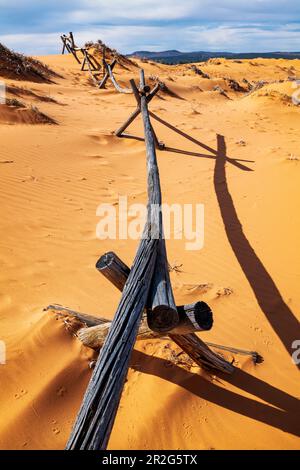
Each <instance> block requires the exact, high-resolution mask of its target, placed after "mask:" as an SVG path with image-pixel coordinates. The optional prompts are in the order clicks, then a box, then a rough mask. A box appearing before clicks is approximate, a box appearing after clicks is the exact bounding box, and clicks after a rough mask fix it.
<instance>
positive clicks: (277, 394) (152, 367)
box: [131, 350, 300, 436]
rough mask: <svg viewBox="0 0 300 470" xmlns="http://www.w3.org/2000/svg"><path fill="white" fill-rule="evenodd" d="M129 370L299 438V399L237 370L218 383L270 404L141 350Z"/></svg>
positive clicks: (137, 352)
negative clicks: (244, 395)
mask: <svg viewBox="0 0 300 470" xmlns="http://www.w3.org/2000/svg"><path fill="white" fill-rule="evenodd" d="M131 367H132V368H133V369H136V370H138V371H140V372H143V373H145V374H150V375H155V376H157V377H160V378H162V379H164V380H168V381H170V382H172V383H174V384H176V385H179V386H180V387H182V388H184V389H185V390H187V391H189V392H190V393H193V394H194V395H196V396H197V397H199V398H202V399H203V400H207V401H208V402H211V403H215V404H216V405H219V406H222V407H224V408H226V409H228V410H231V411H234V412H235V413H238V414H241V415H243V416H246V417H249V418H252V419H255V420H257V421H260V422H262V423H265V424H268V425H269V426H273V427H274V428H277V429H281V430H282V431H284V432H288V433H291V434H294V435H295V436H300V424H299V419H298V412H297V410H299V400H297V399H296V398H294V397H292V396H291V395H289V394H288V393H285V392H283V391H281V390H279V389H277V388H276V387H273V386H272V385H269V384H267V383H266V382H264V381H262V380H260V379H257V378H255V377H253V376H252V375H250V374H247V373H246V372H244V371H242V370H240V369H236V371H235V372H234V374H233V375H232V376H228V375H225V374H224V375H223V374H221V377H220V380H221V382H224V383H226V382H229V383H232V384H234V386H235V387H238V388H240V389H242V390H244V391H246V392H248V393H251V394H252V395H254V396H256V397H258V398H259V399H261V400H263V401H266V402H268V403H269V404H270V405H269V404H265V403H261V402H259V401H257V400H255V399H252V398H247V397H243V396H241V395H239V394H238V393H235V392H232V391H229V390H226V388H224V387H220V386H219V385H217V384H215V383H213V382H210V381H208V380H206V379H205V378H203V377H201V376H200V375H198V374H193V373H191V372H188V371H187V370H185V369H183V368H181V367H179V366H176V365H175V364H174V365H172V366H171V367H170V364H169V362H168V361H166V360H165V359H161V358H158V357H153V356H148V355H147V354H144V353H142V352H140V351H136V350H135V351H134V352H133V354H132V359H131Z"/></svg>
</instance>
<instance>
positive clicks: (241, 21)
mask: <svg viewBox="0 0 300 470" xmlns="http://www.w3.org/2000/svg"><path fill="white" fill-rule="evenodd" d="M68 31H73V32H74V34H75V39H76V42H77V43H78V44H79V45H82V44H83V43H84V42H86V41H88V40H97V39H102V40H103V41H104V42H106V43H107V44H109V45H111V46H112V47H115V48H117V49H118V50H120V51H121V52H123V53H125V52H132V51H134V50H141V49H143V50H145V49H146V50H153V51H158V50H165V49H179V50H181V51H198V50H210V51H233V52H250V51H252V52H264V51H300V1H299V0H285V1H284V0H247V1H245V0H223V1H221V0H214V1H208V0H106V1H105V0H64V1H62V0H0V42H2V43H3V44H6V45H7V46H9V47H11V48H13V49H15V50H17V51H20V52H24V53H27V54H36V55H38V54H48V53H53V54H55V53H59V52H60V49H61V47H60V43H59V35H60V34H61V33H63V32H68Z"/></svg>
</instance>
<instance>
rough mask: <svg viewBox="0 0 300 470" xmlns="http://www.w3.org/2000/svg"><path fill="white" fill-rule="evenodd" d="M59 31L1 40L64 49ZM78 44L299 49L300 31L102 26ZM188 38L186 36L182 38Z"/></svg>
mask: <svg viewBox="0 0 300 470" xmlns="http://www.w3.org/2000/svg"><path fill="white" fill-rule="evenodd" d="M59 34H60V33H59V32H57V33H46V34H41V35H40V34H39V35H37V34H15V35H2V36H0V42H3V43H4V44H7V45H8V46H9V47H11V48H13V49H15V50H19V51H21V52H25V53H27V54H35V55H43V54H47V53H57V54H58V53H60V51H61V44H60V39H59ZM74 34H75V39H76V42H77V44H78V45H83V44H84V43H85V42H87V41H89V40H94V41H96V40H97V39H102V40H103V41H104V42H106V43H107V44H108V45H111V46H112V47H115V48H117V49H118V50H120V51H121V52H123V53H127V52H133V51H134V50H137V49H144V50H145V49H148V50H149V49H150V50H153V51H159V50H164V49H170V48H172V49H173V48H176V49H179V50H182V51H196V50H198V51H199V50H211V51H218V50H219V51H232V52H240V51H245V52H264V51H274V50H281V51H283V50H290V51H296V50H297V49H299V31H298V29H297V27H296V26H295V25H293V24H288V25H285V26H279V27H277V28H276V29H264V27H263V25H259V24H255V25H254V26H252V25H247V24H240V25H236V26H228V25H219V26H209V27H208V26H189V25H187V26H178V27H177V26H175V25H172V26H170V27H169V28H165V27H163V26H131V25H125V26H102V27H101V28H90V29H85V30H79V31H75V32H74ZM182 38H184V40H183V39H182Z"/></svg>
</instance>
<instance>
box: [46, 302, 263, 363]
mask: <svg viewBox="0 0 300 470" xmlns="http://www.w3.org/2000/svg"><path fill="white" fill-rule="evenodd" d="M197 303H202V302H196V304H191V305H192V306H193V305H195V309H197V307H196V305H197ZM190 307H191V306H190V305H183V306H182V307H177V310H178V311H180V309H181V308H184V309H190ZM44 311H53V312H55V314H56V315H59V316H62V317H74V318H76V319H77V320H79V321H80V322H81V323H82V325H86V326H87V327H84V326H82V327H81V328H80V329H79V330H78V332H77V333H76V336H77V337H78V339H79V340H80V341H81V342H82V343H83V344H84V345H85V346H87V347H89V348H92V349H96V350H97V349H100V348H101V347H102V346H103V343H104V339H105V337H106V334H104V333H103V332H104V331H107V329H108V328H109V327H110V325H111V320H108V319H107V318H103V317H95V316H93V315H89V314H86V313H82V312H77V311H76V310H72V309H70V308H69V307H63V306H62V305H59V304H50V305H48V307H46V308H44ZM102 325H103V327H104V328H100V329H99V330H97V328H98V326H100V327H102ZM151 338H161V339H162V338H167V335H161V334H160V333H156V332H155V331H152V330H150V328H149V327H148V323H147V315H146V314H145V313H144V314H143V316H142V320H141V325H140V329H139V331H138V335H137V338H136V339H137V340H141V339H151ZM205 344H206V346H209V347H213V348H216V349H219V350H221V351H222V350H223V351H228V352H232V353H234V354H241V355H244V356H251V357H252V360H253V363H254V364H260V363H261V362H263V360H264V359H263V357H262V356H261V355H260V354H259V353H258V352H257V351H249V350H246V349H239V348H234V347H232V346H224V345H222V344H215V343H209V342H206V343H205ZM204 361H205V359H204V358H203V364H205V363H204ZM210 367H211V366H210Z"/></svg>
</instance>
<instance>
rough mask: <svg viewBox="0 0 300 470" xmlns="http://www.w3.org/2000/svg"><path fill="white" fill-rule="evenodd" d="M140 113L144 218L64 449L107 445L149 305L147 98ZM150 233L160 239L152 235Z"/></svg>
mask: <svg viewBox="0 0 300 470" xmlns="http://www.w3.org/2000/svg"><path fill="white" fill-rule="evenodd" d="M141 80H142V76H141ZM143 111H144V112H143V118H144V131H145V138H146V155H147V172H148V216H147V222H146V225H145V228H144V232H143V236H142V239H141V242H140V244H139V247H138V250H137V254H136V257H135V260H134V263H133V266H132V268H131V271H130V273H129V276H128V280H127V282H126V284H125V287H124V290H123V292H122V296H121V300H120V303H119V306H118V308H117V311H116V314H115V316H114V319H113V321H112V323H111V327H110V330H109V333H108V336H107V337H106V340H105V342H104V345H103V348H102V349H101V352H100V354H99V358H98V360H97V363H96V366H95V369H94V371H93V374H92V378H91V380H90V383H89V385H88V388H87V391H86V393H85V396H84V399H83V402H82V405H81V408H80V410H79V413H78V415H77V419H76V421H75V424H74V427H73V430H72V433H71V436H70V438H69V441H68V443H67V446H66V449H105V448H106V446H107V443H108V440H109V436H110V433H111V429H112V426H113V422H114V419H115V415H116V412H117V409H118V404H119V400H120V397H121V393H122V389H123V384H124V381H125V378H126V375H127V371H128V367H129V360H130V354H131V352H132V349H133V346H134V343H135V340H136V336H137V333H138V328H139V324H140V321H141V317H142V313H143V310H144V308H145V306H146V304H147V299H148V294H149V290H150V286H151V279H152V277H153V272H154V269H155V266H156V259H157V253H158V246H159V240H161V239H162V237H163V226H162V217H161V210H160V207H161V189H160V181H159V173H158V166H157V161H156V154H155V145H154V139H153V135H152V132H151V127H150V125H149V123H150V119H149V115H148V112H147V101H146V100H143ZM153 233H155V234H157V235H158V237H159V238H154V237H153V236H152V234H153ZM166 300H168V301H169V300H170V299H166ZM171 300H172V299H171Z"/></svg>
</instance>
